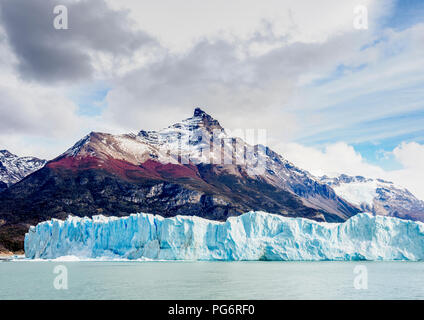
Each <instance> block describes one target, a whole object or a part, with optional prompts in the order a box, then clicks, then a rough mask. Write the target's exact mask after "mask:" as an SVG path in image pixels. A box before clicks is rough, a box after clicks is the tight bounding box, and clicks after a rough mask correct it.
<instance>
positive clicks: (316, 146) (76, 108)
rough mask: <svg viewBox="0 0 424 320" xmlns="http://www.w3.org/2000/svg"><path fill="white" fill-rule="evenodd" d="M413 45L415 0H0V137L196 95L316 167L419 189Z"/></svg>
mask: <svg viewBox="0 0 424 320" xmlns="http://www.w3.org/2000/svg"><path fill="white" fill-rule="evenodd" d="M57 5H64V6H65V7H66V8H67V17H68V28H67V29H56V28H55V27H54V20H55V18H56V17H57V14H55V13H54V8H55V6H57ZM358 6H359V7H360V8H365V9H366V12H367V22H368V23H367V28H361V29H358V28H356V27H355V26H356V25H355V21H356V22H357V19H358V11H357V9H358ZM361 12H363V11H361ZM361 21H363V20H361ZM423 53H424V1H420V0H399V1H397V0H383V1H381V0H361V1H359V0H344V1H337V0H321V1H306V0H296V1H295V0H285V1H284V0H267V1H258V0H232V1H228V0H226V1H224V0H214V1H210V0H203V1H198V0H156V1H150V0H119V1H118V0H61V1H59V0H31V1H28V0H0V70H1V72H0V149H8V150H10V151H11V152H14V153H16V154H18V155H33V156H38V157H41V158H46V159H51V158H54V157H55V156H57V155H59V154H61V153H62V152H64V151H65V150H66V149H68V148H69V147H70V146H72V145H73V144H74V143H75V142H76V141H77V140H79V139H80V138H81V137H83V136H84V135H86V134H87V133H88V132H90V131H102V132H110V133H128V132H138V131H139V130H141V129H146V130H154V129H160V128H163V127H166V126H168V125H170V124H172V123H175V122H177V121H180V120H182V119H184V118H188V117H189V116H191V114H192V112H193V109H194V107H197V106H200V107H202V108H203V109H204V110H205V111H207V112H208V113H210V114H211V115H212V116H213V117H214V118H216V119H218V120H219V121H220V123H221V124H222V125H223V126H224V127H226V128H229V129H251V128H253V129H266V130H267V141H268V145H269V146H270V147H271V148H273V149H274V150H276V151H277V152H279V153H281V154H282V155H283V156H284V157H286V158H287V159H288V160H290V161H292V162H293V163H295V164H296V165H298V166H300V167H302V168H304V169H306V170H309V171H310V172H311V173H313V174H315V175H323V174H327V175H331V176H335V175H337V174H340V173H347V174H352V175H364V176H368V177H372V178H376V177H379V178H383V179H386V180H390V181H394V182H395V183H397V184H399V185H400V186H404V187H407V188H408V189H409V190H410V191H412V192H413V193H414V194H415V195H416V196H417V197H419V198H421V199H424V126H423V123H424V90H423V88H424V54H423Z"/></svg>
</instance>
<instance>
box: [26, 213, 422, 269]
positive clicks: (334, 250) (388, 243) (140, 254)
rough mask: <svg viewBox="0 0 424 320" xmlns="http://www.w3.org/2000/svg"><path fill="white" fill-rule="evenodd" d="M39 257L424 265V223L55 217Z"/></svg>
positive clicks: (31, 248)
mask: <svg viewBox="0 0 424 320" xmlns="http://www.w3.org/2000/svg"><path fill="white" fill-rule="evenodd" d="M25 255H26V257H27V258H31V259H38V258H41V259H54V258H58V257H61V256H77V257H81V258H101V257H121V258H126V259H142V258H148V259H158V260H225V261H228V260H413V261H416V260H423V259H424V224H423V223H421V222H414V221H406V220H402V219H397V218H391V217H383V216H372V215H369V214H366V213H360V214H357V215H356V216H354V217H352V218H350V219H349V220H347V221H346V222H344V223H338V224H336V223H319V222H315V221H312V220H308V219H303V218H286V217H282V216H279V215H274V214H269V213H265V212H249V213H245V214H243V215H241V216H238V217H231V218H229V219H228V220H227V221H226V222H217V221H211V220H206V219H202V218H199V217H193V216H177V217H174V218H163V217H161V216H157V215H151V214H144V213H140V214H133V215H131V216H128V217H124V218H117V217H104V216H95V217H93V218H92V219H89V218H77V217H69V218H68V219H67V220H65V221H61V220H56V219H53V220H50V221H46V222H43V223H40V224H38V225H37V226H35V227H31V228H30V230H29V232H28V233H27V234H26V236H25Z"/></svg>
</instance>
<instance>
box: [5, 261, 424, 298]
mask: <svg viewBox="0 0 424 320" xmlns="http://www.w3.org/2000/svg"><path fill="white" fill-rule="evenodd" d="M58 265H63V266H65V267H66V269H67V273H68V277H67V279H68V289H67V290H57V289H55V288H54V285H53V283H54V279H55V277H57V276H58V275H57V274H55V273H53V270H54V268H55V267H56V266H58ZM358 265H362V266H365V267H366V270H367V275H368V289H365V290H364V289H362V290H358V289H355V288H354V278H355V277H356V276H357V274H355V273H354V268H355V266H358ZM62 275H63V274H62ZM423 298H424V263H421V262H330V261H328V262H100V261H99V262H53V261H51V262H48V261H42V262H34V261H13V262H0V299H423Z"/></svg>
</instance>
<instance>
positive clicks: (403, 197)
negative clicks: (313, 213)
mask: <svg viewBox="0 0 424 320" xmlns="http://www.w3.org/2000/svg"><path fill="white" fill-rule="evenodd" d="M321 181H322V182H324V183H327V184H328V185H329V186H331V187H332V188H333V189H334V191H335V192H336V193H337V195H338V196H340V197H342V198H344V199H346V200H347V201H349V202H350V203H353V204H356V205H358V206H359V207H360V208H361V209H363V210H364V211H368V212H372V213H374V214H378V215H383V216H390V217H398V218H403V219H411V220H419V221H424V201H421V200H419V199H417V198H416V197H415V196H414V195H413V194H412V193H411V192H409V191H408V190H407V189H405V188H400V187H397V186H395V185H394V184H393V183H392V182H389V181H385V180H381V179H367V178H364V177H361V176H356V177H352V176H348V175H340V176H339V177H336V178H329V177H326V176H324V177H322V178H321Z"/></svg>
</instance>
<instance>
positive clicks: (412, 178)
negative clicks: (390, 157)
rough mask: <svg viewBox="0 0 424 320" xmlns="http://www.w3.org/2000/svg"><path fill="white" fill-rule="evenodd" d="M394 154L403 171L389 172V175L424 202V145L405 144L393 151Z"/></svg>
mask: <svg viewBox="0 0 424 320" xmlns="http://www.w3.org/2000/svg"><path fill="white" fill-rule="evenodd" d="M393 154H394V156H395V158H396V159H397V161H399V163H401V164H402V165H403V169H401V170H396V171H393V172H389V173H388V175H389V176H390V177H391V178H392V179H393V180H394V181H396V182H398V183H399V184H401V185H403V186H405V187H407V188H408V189H409V190H410V191H411V192H412V193H414V194H415V195H416V196H417V197H419V198H420V199H421V200H424V145H422V144H419V143H416V142H409V143H406V142H404V143H402V144H400V145H399V146H397V147H396V148H395V149H394V150H393Z"/></svg>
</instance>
